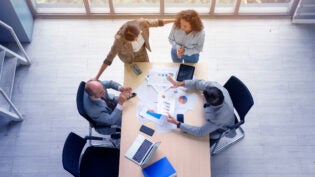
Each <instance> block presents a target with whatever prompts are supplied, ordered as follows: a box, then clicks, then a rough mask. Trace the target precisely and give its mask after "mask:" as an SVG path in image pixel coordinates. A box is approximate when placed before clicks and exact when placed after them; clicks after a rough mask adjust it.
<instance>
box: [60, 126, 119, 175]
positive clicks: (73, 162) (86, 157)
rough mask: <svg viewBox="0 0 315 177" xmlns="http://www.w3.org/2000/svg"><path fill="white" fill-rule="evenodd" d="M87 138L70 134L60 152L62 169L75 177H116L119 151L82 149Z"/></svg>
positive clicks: (113, 149) (94, 148)
mask: <svg viewBox="0 0 315 177" xmlns="http://www.w3.org/2000/svg"><path fill="white" fill-rule="evenodd" d="M87 139H89V137H85V138H82V137H80V136H78V135H77V134H75V133H72V132H71V133H70V134H69V135H68V137H67V139H66V141H65V144H64V147H63V152H62V164H63V168H64V169H65V170H67V171H68V172H69V173H71V174H72V175H73V176H75V177H118V172H119V153H120V151H119V149H116V148H109V147H94V146H89V147H87V148H86V150H85V151H84V153H83V155H82V158H81V162H80V157H81V153H82V149H83V147H84V146H85V144H86V140H87Z"/></svg>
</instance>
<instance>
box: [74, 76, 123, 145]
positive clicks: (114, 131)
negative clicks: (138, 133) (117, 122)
mask: <svg viewBox="0 0 315 177" xmlns="http://www.w3.org/2000/svg"><path fill="white" fill-rule="evenodd" d="M84 88H85V82H84V81H81V83H80V85H79V87H78V91H77V97H76V104H77V109H78V112H79V114H80V115H81V116H82V117H84V118H85V119H86V120H87V121H88V122H89V125H90V126H89V137H90V138H89V143H90V145H92V142H91V140H106V139H105V138H101V137H93V136H92V133H93V129H95V131H96V132H97V133H99V134H102V135H110V136H111V139H114V140H117V139H119V138H120V128H119V127H117V126H109V125H106V124H103V125H100V124H97V123H96V122H95V121H94V120H93V119H92V118H91V117H89V116H88V115H87V113H86V111H85V109H84V106H83V97H84ZM111 143H112V144H113V146H116V144H115V143H114V142H113V141H111Z"/></svg>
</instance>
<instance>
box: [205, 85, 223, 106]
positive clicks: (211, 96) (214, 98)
mask: <svg viewBox="0 0 315 177" xmlns="http://www.w3.org/2000/svg"><path fill="white" fill-rule="evenodd" d="M203 95H204V96H205V98H206V101H207V103H208V104H210V105H211V106H218V105H220V104H222V103H223V101H224V96H223V93H222V91H221V90H219V89H218V88H216V87H206V89H205V90H204V91H203Z"/></svg>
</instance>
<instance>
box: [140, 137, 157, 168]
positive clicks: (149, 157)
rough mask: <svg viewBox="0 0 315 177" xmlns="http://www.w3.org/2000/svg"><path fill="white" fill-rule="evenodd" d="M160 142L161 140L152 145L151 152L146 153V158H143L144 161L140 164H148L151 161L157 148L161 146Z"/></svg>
mask: <svg viewBox="0 0 315 177" xmlns="http://www.w3.org/2000/svg"><path fill="white" fill-rule="evenodd" d="M160 144H161V142H160V141H159V142H156V143H154V144H153V146H152V147H151V149H150V150H149V152H148V153H147V154H146V156H145V157H144V159H143V161H142V163H141V164H140V165H145V164H147V163H148V162H149V161H150V159H151V157H152V155H153V154H154V152H155V151H156V150H157V148H158V147H159V145H160Z"/></svg>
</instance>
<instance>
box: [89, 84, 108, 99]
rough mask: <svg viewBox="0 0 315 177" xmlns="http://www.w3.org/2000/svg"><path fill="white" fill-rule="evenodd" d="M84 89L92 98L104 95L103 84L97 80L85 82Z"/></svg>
mask: <svg viewBox="0 0 315 177" xmlns="http://www.w3.org/2000/svg"><path fill="white" fill-rule="evenodd" d="M85 91H86V92H87V94H88V95H89V96H90V97H92V98H101V97H104V95H105V90H104V88H103V85H102V84H101V83H100V82H99V81H94V80H91V81H88V82H87V83H86V84H85Z"/></svg>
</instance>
